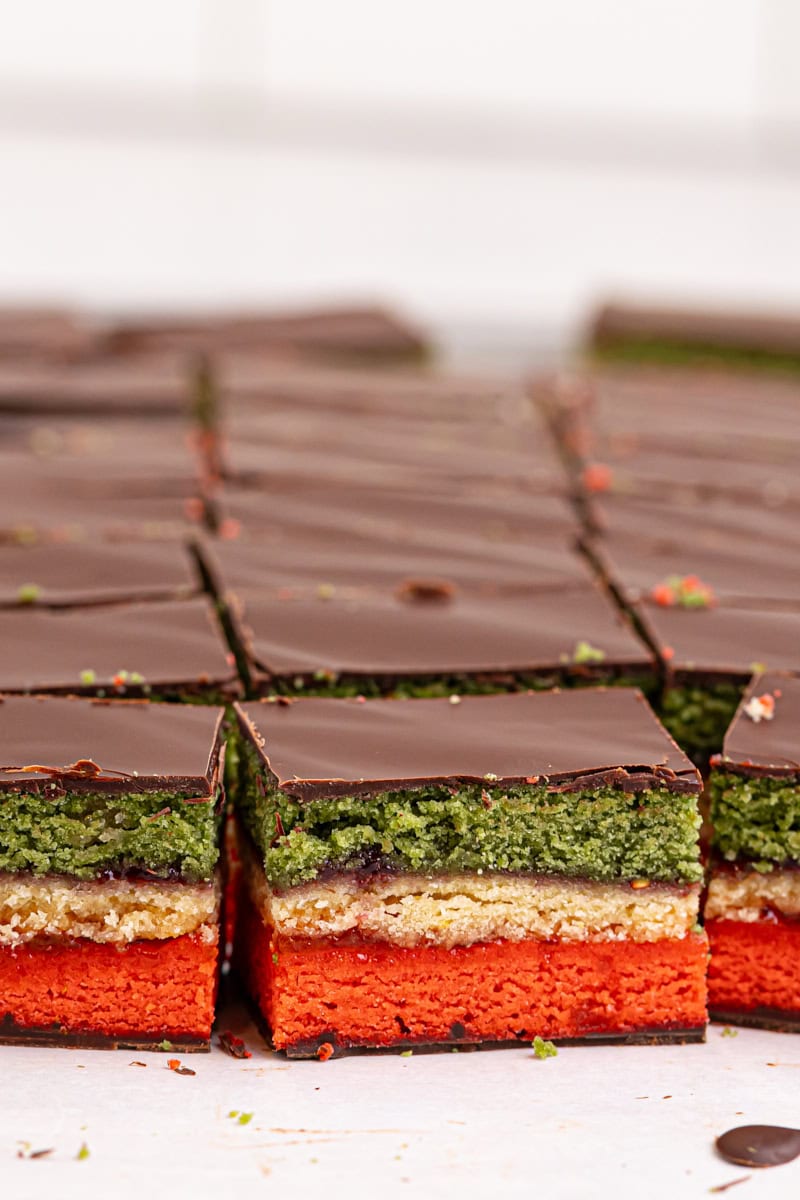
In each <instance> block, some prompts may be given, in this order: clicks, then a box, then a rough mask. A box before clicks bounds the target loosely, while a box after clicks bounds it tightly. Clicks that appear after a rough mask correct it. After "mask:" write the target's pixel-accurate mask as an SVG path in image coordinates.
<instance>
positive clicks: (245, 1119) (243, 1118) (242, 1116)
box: [236, 1112, 253, 1125]
mask: <svg viewBox="0 0 800 1200" xmlns="http://www.w3.org/2000/svg"><path fill="white" fill-rule="evenodd" d="M252 1119H253V1114H252V1113H246V1112H243V1113H239V1117H238V1120H237V1122H236V1124H237V1125H249V1124H250V1122H251V1121H252Z"/></svg>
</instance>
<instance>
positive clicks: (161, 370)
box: [0, 354, 193, 415]
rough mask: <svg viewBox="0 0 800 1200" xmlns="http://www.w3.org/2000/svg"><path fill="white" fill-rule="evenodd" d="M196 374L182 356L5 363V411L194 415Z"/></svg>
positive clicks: (1, 374) (0, 402)
mask: <svg viewBox="0 0 800 1200" xmlns="http://www.w3.org/2000/svg"><path fill="white" fill-rule="evenodd" d="M192 386H193V385H192V374H191V368H190V364H189V361H188V360H187V359H186V358H185V357H184V356H183V355H181V354H167V355H164V354H161V355H156V356H152V357H151V356H142V357H136V358H131V359H124V360H117V359H111V358H110V359H93V360H91V361H87V362H80V363H74V364H72V365H69V366H63V365H59V366H55V365H51V364H48V363H43V362H22V363H20V362H9V363H2V364H0V410H2V411H4V412H38V413H107V412H115V413H147V414H149V415H153V414H159V413H164V412H166V413H170V412H171V413H175V412H186V413H187V414H188V413H189V411H190V409H191V403H192Z"/></svg>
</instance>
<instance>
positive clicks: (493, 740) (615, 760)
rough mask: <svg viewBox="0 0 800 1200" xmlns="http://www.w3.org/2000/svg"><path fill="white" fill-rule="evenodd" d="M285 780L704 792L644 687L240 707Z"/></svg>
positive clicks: (304, 786) (290, 785) (289, 784)
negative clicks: (453, 699)
mask: <svg viewBox="0 0 800 1200" xmlns="http://www.w3.org/2000/svg"><path fill="white" fill-rule="evenodd" d="M237 707H238V711H239V716H240V721H241V724H242V727H243V729H244V730H245V732H246V733H247V734H248V735H249V736H250V737H251V738H252V739H253V741H254V743H255V744H256V746H257V747H258V748H259V749H260V752H261V755H262V757H263V759H264V763H265V766H266V768H267V769H268V770H269V771H270V772H271V774H272V775H273V776H274V777H275V779H276V782H277V784H278V786H279V787H281V788H282V789H284V790H285V791H287V792H290V793H292V794H296V795H298V796H302V797H306V798H311V797H313V796H320V795H337V794H348V795H349V794H352V793H353V792H357V793H358V794H362V793H369V792H372V793H374V792H378V791H387V790H392V789H401V788H408V787H414V786H420V785H423V784H425V783H435V784H448V783H453V784H455V785H457V784H458V783H460V782H465V783H472V784H474V783H486V781H487V780H489V781H491V783H492V784H493V785H494V784H495V783H496V784H498V785H501V786H503V785H505V786H508V785H512V784H525V783H526V782H527V783H532V782H547V783H549V784H550V786H552V787H554V788H555V789H561V788H567V789H572V788H575V789H580V788H584V787H585V788H591V787H597V786H603V785H607V786H608V785H610V786H618V787H624V788H628V789H629V790H641V789H644V788H648V787H649V788H652V787H665V788H668V789H674V790H680V791H686V790H691V791H699V790H700V783H699V775H698V773H697V771H696V770H695V768H694V767H693V766H692V764H691V763H690V762H689V760H688V759H687V758H686V757H685V755H683V754H682V753H681V751H680V750H678V748H677V746H676V745H675V743H674V742H673V741H672V740H671V739H670V738H669V736H668V735H667V734H666V733H665V732H664V730H663V729H662V728H661V726H660V725H659V724H658V722H657V720H656V718H655V716H654V715H653V713H652V711H651V710H650V708H649V706H648V705H647V703H646V701H645V700H644V698H643V696H642V695H641V693H640V692H638V691H637V690H635V689H630V688H619V689H604V688H598V689H585V690H584V689H576V690H572V691H563V692H539V693H535V694H527V695H510V696H464V697H462V698H461V700H460V702H459V703H458V704H453V703H451V701H450V700H448V699H442V700H438V699H437V700H366V701H363V702H359V701H358V700H314V699H309V700H298V701H295V702H293V703H291V704H289V705H281V704H271V703H269V702H262V703H256V704H243V705H241V706H237Z"/></svg>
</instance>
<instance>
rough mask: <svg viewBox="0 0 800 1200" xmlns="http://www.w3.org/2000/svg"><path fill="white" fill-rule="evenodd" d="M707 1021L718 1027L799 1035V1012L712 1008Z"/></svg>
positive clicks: (769, 1009) (768, 1009) (775, 1009)
mask: <svg viewBox="0 0 800 1200" xmlns="http://www.w3.org/2000/svg"><path fill="white" fill-rule="evenodd" d="M709 1019H710V1020H711V1021H714V1022H715V1023H716V1024H718V1025H743V1026H745V1027H746V1028H747V1029H769V1030H772V1032H773V1033H800V1012H786V1011H784V1010H783V1009H780V1008H749V1009H735V1008H732V1009H722V1008H712V1009H711V1010H710V1012H709Z"/></svg>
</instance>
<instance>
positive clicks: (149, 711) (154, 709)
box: [0, 696, 223, 797]
mask: <svg viewBox="0 0 800 1200" xmlns="http://www.w3.org/2000/svg"><path fill="white" fill-rule="evenodd" d="M222 715H223V714H222V710H221V709H218V708H204V707H199V706H188V705H186V706H179V705H166V704H161V705H156V704H149V703H147V702H145V701H128V702H120V701H100V700H78V699H74V698H73V699H60V698H55V697H47V698H43V697H21V696H6V697H5V698H4V699H0V791H9V790H15V791H26V792H28V791H30V792H47V791H49V790H51V785H52V784H56V786H57V787H59V788H62V789H63V788H66V789H67V790H68V791H73V790H75V791H77V790H81V791H89V792H94V791H109V790H111V791H115V792H145V791H174V792H176V793H178V792H190V793H192V794H195V795H197V796H198V797H199V796H211V795H212V794H213V792H214V788H215V785H216V781H217V780H216V776H217V768H218V759H219V733H220V726H221V723H222ZM31 767H39V768H40V769H39V770H31V769H30V768H31ZM23 768H28V769H27V770H23Z"/></svg>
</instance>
